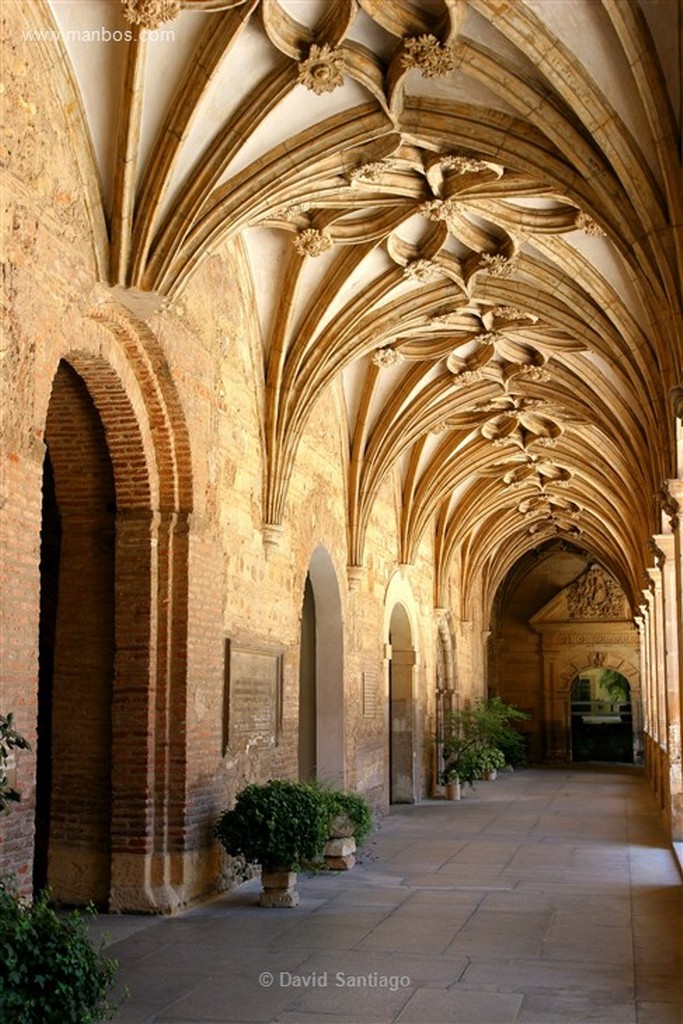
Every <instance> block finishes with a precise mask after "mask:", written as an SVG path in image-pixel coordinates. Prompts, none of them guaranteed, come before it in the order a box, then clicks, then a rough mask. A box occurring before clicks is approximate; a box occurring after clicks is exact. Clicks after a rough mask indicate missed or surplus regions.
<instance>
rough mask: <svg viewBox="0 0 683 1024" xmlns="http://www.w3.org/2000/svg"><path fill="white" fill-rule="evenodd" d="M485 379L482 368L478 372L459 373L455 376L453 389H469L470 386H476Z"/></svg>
mask: <svg viewBox="0 0 683 1024" xmlns="http://www.w3.org/2000/svg"><path fill="white" fill-rule="evenodd" d="M483 379H484V371H483V370H482V369H480V368H479V369H476V370H461V371H460V372H459V373H456V374H454V375H453V387H455V388H463V387H467V386H468V385H469V384H475V383H476V382H477V381H480V380H483Z"/></svg>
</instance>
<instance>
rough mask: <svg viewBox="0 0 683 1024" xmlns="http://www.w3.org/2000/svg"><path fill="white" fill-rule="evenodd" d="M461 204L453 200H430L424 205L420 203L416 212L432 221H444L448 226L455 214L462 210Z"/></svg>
mask: <svg viewBox="0 0 683 1024" xmlns="http://www.w3.org/2000/svg"><path fill="white" fill-rule="evenodd" d="M462 208H463V207H462V203H459V202H458V201H457V200H455V199H430V200H429V201H428V202H426V203H422V205H421V206H419V207H418V210H417V212H418V213H420V214H422V216H423V217H427V218H428V219H429V220H433V221H439V220H442V221H445V222H446V225H447V226H448V223H449V221H451V220H452V219H453V217H455V215H456V214H457V213H460V211H461V210H462Z"/></svg>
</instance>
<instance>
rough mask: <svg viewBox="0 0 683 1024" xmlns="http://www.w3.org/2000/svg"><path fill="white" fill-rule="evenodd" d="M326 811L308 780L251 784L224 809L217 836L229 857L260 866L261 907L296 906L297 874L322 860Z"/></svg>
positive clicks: (317, 791) (317, 793) (218, 822)
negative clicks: (233, 803) (241, 857)
mask: <svg viewBox="0 0 683 1024" xmlns="http://www.w3.org/2000/svg"><path fill="white" fill-rule="evenodd" d="M328 828H329V812H328V806H327V803H326V800H325V798H324V797H323V795H322V793H321V791H320V790H319V789H318V788H316V787H315V786H313V785H310V784H309V783H307V782H295V781H291V780H287V779H271V780H270V781H269V782H266V783H262V784H256V783H252V784H251V785H249V786H247V787H246V788H245V789H243V790H242V791H241V792H240V793H238V795H237V800H236V802H235V806H234V807H233V808H232V809H231V810H227V811H224V812H223V814H222V815H221V816H220V818H219V819H218V821H217V822H216V825H215V834H216V837H217V838H218V840H219V841H220V843H221V844H222V845H223V848H224V849H225V851H226V853H228V854H230V856H233V857H234V856H237V855H239V854H241V855H242V856H243V857H244V858H245V860H246V861H247V862H249V863H257V864H260V866H261V883H262V886H263V892H262V893H261V898H260V903H261V906H263V907H295V906H296V905H297V904H298V902H299V894H298V892H297V890H296V875H297V872H298V871H301V870H302V869H304V868H306V867H311V866H314V865H316V864H318V863H320V860H321V858H322V851H323V847H324V845H325V842H326V840H327V838H328Z"/></svg>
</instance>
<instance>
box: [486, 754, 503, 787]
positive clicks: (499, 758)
mask: <svg viewBox="0 0 683 1024" xmlns="http://www.w3.org/2000/svg"><path fill="white" fill-rule="evenodd" d="M481 760H482V769H483V770H482V774H481V778H482V779H490V780H491V781H493V780H494V779H495V778H497V777H498V772H502V770H503V768H504V767H505V755H504V754H503V752H502V750H499V749H498V747H483V748H482V750H481Z"/></svg>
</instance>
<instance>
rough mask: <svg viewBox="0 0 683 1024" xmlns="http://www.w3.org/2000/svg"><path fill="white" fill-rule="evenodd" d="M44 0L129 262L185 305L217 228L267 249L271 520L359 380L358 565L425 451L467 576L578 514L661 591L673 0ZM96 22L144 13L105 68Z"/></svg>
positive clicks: (117, 29) (503, 564)
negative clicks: (311, 442) (339, 397)
mask: <svg viewBox="0 0 683 1024" xmlns="http://www.w3.org/2000/svg"><path fill="white" fill-rule="evenodd" d="M37 8H39V9H40V11H41V17H42V18H43V19H44V17H45V16H51V17H53V18H54V20H55V23H56V26H57V27H58V29H59V30H60V33H61V35H62V38H63V39H64V40H65V47H66V52H67V55H68V61H69V64H70V68H71V72H72V74H73V78H74V81H75V83H76V87H77V89H78V92H79V93H80V96H81V100H82V109H83V122H84V124H83V127H84V129H85V131H86V132H87V136H88V138H89V140H90V142H89V145H90V152H91V156H92V160H91V164H90V172H89V173H90V178H89V188H88V193H89V195H90V196H91V216H92V223H93V241H94V246H95V249H96V252H97V258H98V265H99V267H100V272H101V274H102V277H103V279H105V280H108V281H109V283H111V284H112V285H115V286H118V287H119V288H125V289H128V290H129V292H130V294H131V295H137V294H138V293H140V292H149V293H151V296H152V298H153V299H154V298H158V297H166V298H168V299H171V300H174V299H176V298H177V297H178V296H179V295H180V294H181V293H182V290H183V288H184V287H185V286H186V285H187V283H188V281H189V280H190V279H191V278H192V275H193V274H194V272H195V271H196V269H197V267H198V266H199V264H200V263H201V261H202V259H203V258H204V257H205V256H206V255H207V254H209V253H211V252H214V251H215V250H216V248H217V247H218V246H221V245H225V244H228V245H230V246H233V248H235V249H236V250H239V251H240V252H241V254H242V259H243V262H244V265H245V266H247V267H248V268H250V273H251V278H252V283H251V287H252V290H253V294H254V301H255V305H256V309H257V312H258V321H259V324H260V330H261V335H262V342H263V353H264V379H265V382H266V385H267V387H266V389H265V394H266V396H267V397H266V408H265V410H264V425H265V436H266V438H267V446H268V452H267V459H268V466H267V486H266V495H265V508H264V522H265V523H266V524H269V525H271V526H274V527H277V525H278V524H280V523H281V522H282V518H283V515H284V509H285V501H286V497H287V487H288V481H289V476H290V473H291V469H292V466H293V463H294V460H295V457H296V453H297V445H298V443H299V440H300V438H301V436H302V433H303V432H304V430H305V428H306V423H307V419H308V416H309V414H310V411H311V409H312V408H313V405H314V403H315V402H316V399H317V397H318V396H319V395H320V393H321V391H322V390H323V389H324V388H326V387H327V386H328V385H330V384H331V383H332V382H333V381H339V380H340V379H341V381H342V382H343V389H344V394H345V398H346V409H347V417H348V463H347V467H346V470H347V473H348V479H347V481H346V493H347V501H348V508H347V517H348V538H349V563H350V566H351V574H352V575H353V571H354V567H358V566H361V565H362V564H363V557H364V554H363V553H364V537H365V531H366V527H367V523H368V519H369V516H370V514H371V511H372V507H373V500H374V498H375V496H376V495H377V493H378V490H379V488H380V487H381V486H382V484H383V483H384V482H385V481H386V480H387V477H388V475H390V474H397V476H398V479H399V480H400V487H401V490H402V500H401V513H400V516H401V524H400V540H399V560H400V561H401V562H406V563H409V562H411V561H412V560H413V558H414V556H415V553H416V550H417V548H418V546H419V544H420V542H421V540H422V539H423V538H424V537H425V535H426V531H433V532H434V531H435V545H436V547H435V550H436V555H437V571H438V578H439V580H440V581H441V583H443V581H444V579H445V577H446V572H447V568H448V566H449V565H450V564H451V560H452V558H453V556H454V554H455V553H456V552H458V553H459V557H460V559H461V565H462V567H463V573H464V581H463V582H464V585H465V586H466V585H467V581H468V579H474V578H475V577H479V578H483V579H484V581H485V585H486V588H487V591H488V594H489V596H492V595H493V593H494V591H495V588H496V587H497V586H498V585H499V583H500V581H501V580H502V579H503V577H504V576H505V574H506V573H507V571H508V570H509V568H510V566H511V565H512V564H513V563H514V562H515V561H516V560H517V559H518V558H520V557H521V556H522V555H523V554H524V553H525V552H527V551H529V550H530V549H531V548H533V547H535V546H538V545H539V544H543V543H544V542H547V541H548V540H550V539H552V538H557V537H560V538H564V539H566V540H567V541H569V542H571V543H576V544H578V545H579V546H580V547H581V548H583V549H585V550H587V551H589V552H591V554H592V556H594V557H597V558H598V559H600V560H601V561H603V562H604V563H605V564H606V565H607V566H609V567H610V568H611V569H612V571H613V572H615V573H616V574H617V575H618V576H619V577H620V579H621V581H622V583H623V584H624V585H625V586H626V587H627V590H630V591H631V593H635V591H636V590H637V588H638V586H639V576H638V571H639V566H641V565H642V559H643V557H644V555H643V550H644V545H645V542H646V538H647V537H648V536H649V535H650V534H651V533H652V532H653V530H656V529H657V526H658V523H659V511H658V503H657V499H656V494H657V491H658V488H659V487H660V486H661V484H662V482H663V481H664V480H665V479H666V478H667V477H669V476H672V475H674V473H675V468H674V464H673V460H674V452H675V438H674V436H673V424H674V419H673V415H672V410H671V405H670V403H669V401H668V396H669V393H670V391H671V389H672V388H674V387H675V386H676V385H680V383H681V380H682V379H683V378H682V372H681V364H682V354H683V353H682V349H683V344H682V341H681V338H682V337H683V331H682V329H681V323H682V321H681V266H682V265H683V251H682V250H683V244H682V240H681V225H682V223H683V217H682V210H683V198H682V197H683V190H681V164H680V149H679V128H680V102H681V101H680V67H679V64H678V62H679V61H680V52H679V49H678V46H679V43H678V42H677V40H678V39H680V28H681V25H680V7H679V5H678V4H677V3H675V2H669V0H641V2H638V0H515V2H512V3H511V2H509V0H233V2H220V0H216V2H214V0H182V2H175V0H123V2H119V0H110V2H106V3H78V2H57V0H55V2H52V3H51V4H50V5H49V7H48V6H47V2H46V0H45V2H41V3H40V4H38V5H37ZM50 12H51V14H50ZM100 26H107V27H108V29H109V30H110V31H111V32H114V33H124V34H127V35H128V36H130V37H131V39H130V41H129V42H128V44H125V43H123V44H122V45H119V46H112V47H109V48H108V49H107V56H106V60H105V61H104V62H103V60H102V57H101V56H100V57H99V58H98V59H97V60H94V58H93V54H94V52H95V49H96V48H93V47H92V46H89V45H88V43H87V33H88V31H94V30H95V29H96V28H98V27H100ZM144 29H147V30H151V32H149V31H148V32H147V38H143V37H144V36H145V32H144V31H143V30H144ZM97 52H98V53H100V54H101V53H102V50H101V49H99V50H97Z"/></svg>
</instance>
